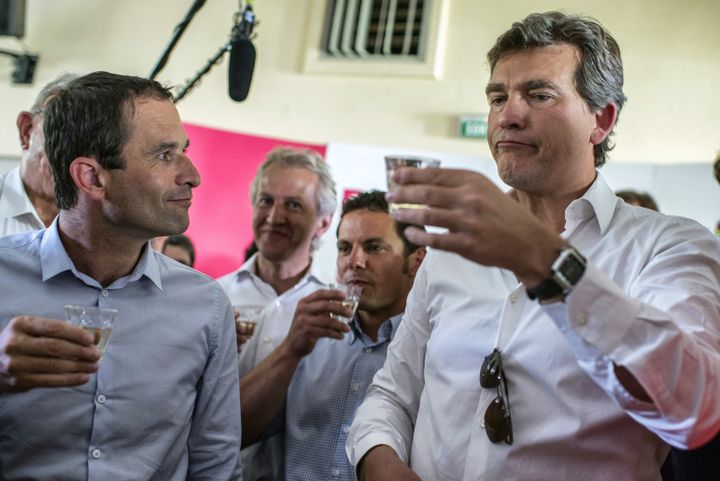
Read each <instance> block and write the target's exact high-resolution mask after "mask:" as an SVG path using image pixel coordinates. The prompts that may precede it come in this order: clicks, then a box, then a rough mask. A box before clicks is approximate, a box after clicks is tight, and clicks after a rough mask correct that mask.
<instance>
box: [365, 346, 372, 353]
mask: <svg viewBox="0 0 720 481" xmlns="http://www.w3.org/2000/svg"><path fill="white" fill-rule="evenodd" d="M363 351H365V352H372V347H366V348H365V349H363Z"/></svg>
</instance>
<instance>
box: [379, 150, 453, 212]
mask: <svg viewBox="0 0 720 481" xmlns="http://www.w3.org/2000/svg"><path fill="white" fill-rule="evenodd" d="M400 167H403V168H406V167H407V168H413V169H428V168H437V167H440V161H439V160H437V159H431V158H429V157H419V156H413V155H386V156H385V175H386V178H387V190H388V192H390V191H392V190H393V189H394V188H395V181H393V178H392V177H393V174H394V173H395V170H396V169H398V168H400ZM424 207H425V206H424V205H422V204H408V203H401V204H396V203H393V202H390V204H389V205H388V208H389V210H390V213H392V212H395V211H396V210H397V209H422V208H424Z"/></svg>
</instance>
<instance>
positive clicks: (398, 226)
mask: <svg viewBox="0 0 720 481" xmlns="http://www.w3.org/2000/svg"><path fill="white" fill-rule="evenodd" d="M362 209H365V210H369V211H371V212H385V213H386V214H389V213H390V208H389V206H388V202H387V200H385V192H382V191H380V190H371V191H368V192H362V193H360V194H358V195H356V196H354V197H350V198H349V199H347V200H346V201H345V202H344V203H343V206H342V213H341V214H340V222H338V226H337V231H336V233H335V235H336V236H337V234H338V233H339V232H340V224H341V223H342V220H343V217H345V214H349V213H350V212H353V211H356V210H362ZM394 222H395V231H396V232H397V235H398V237H400V240H401V241H402V242H403V254H404V255H406V256H407V255H410V254H412V253H413V252H415V251H416V250H417V249H419V248H420V246H419V245H416V244H413V243H412V242H410V241H409V240H408V239H407V237H405V228H406V227H408V225H409V224H406V223H404V222H398V221H394Z"/></svg>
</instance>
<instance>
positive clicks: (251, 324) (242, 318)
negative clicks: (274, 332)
mask: <svg viewBox="0 0 720 481" xmlns="http://www.w3.org/2000/svg"><path fill="white" fill-rule="evenodd" d="M234 309H235V332H236V334H237V350H238V352H240V350H241V348H242V345H243V344H245V343H246V342H248V341H249V340H250V338H252V337H253V334H255V327H256V326H257V321H258V318H259V316H260V312H261V311H262V309H263V308H262V306H234Z"/></svg>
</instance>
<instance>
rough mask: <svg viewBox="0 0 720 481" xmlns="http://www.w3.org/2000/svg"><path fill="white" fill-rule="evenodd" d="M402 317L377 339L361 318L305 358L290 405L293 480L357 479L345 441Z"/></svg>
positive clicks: (288, 453)
mask: <svg viewBox="0 0 720 481" xmlns="http://www.w3.org/2000/svg"><path fill="white" fill-rule="evenodd" d="M401 317H402V314H399V315H397V316H394V317H392V318H390V319H388V320H387V321H385V322H384V323H383V324H382V326H380V329H379V331H378V340H377V342H373V341H372V339H370V338H369V337H368V336H367V335H366V334H365V333H363V332H362V330H361V329H360V325H359V323H358V321H357V317H356V318H355V319H354V320H353V322H352V323H351V324H350V327H351V330H350V332H348V333H347V334H346V335H345V338H344V339H342V340H336V339H328V338H323V339H320V340H319V341H318V343H317V345H316V346H315V349H314V350H313V352H311V353H310V354H309V355H308V356H306V357H305V358H304V359H303V360H302V361H301V362H300V365H299V366H298V369H297V371H295V375H294V376H293V379H292V382H291V383H290V387H289V389H288V395H287V401H286V406H285V479H286V480H287V481H293V480H302V481H316V480H336V479H337V480H347V481H350V480H355V479H356V477H355V469H354V468H353V467H352V466H351V465H350V461H348V458H347V454H345V440H346V438H347V433H348V431H349V430H350V424H351V423H352V420H353V417H354V416H355V411H356V410H357V408H358V407H359V406H360V404H361V403H362V401H363V398H364V397H365V392H366V391H367V388H368V386H369V385H370V382H371V381H372V379H373V376H375V372H377V370H378V369H380V368H381V367H382V365H383V363H384V362H385V354H386V353H387V346H388V344H389V343H390V340H391V339H392V337H393V335H394V334H395V330H396V329H397V326H398V324H399V323H400V319H401Z"/></svg>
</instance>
